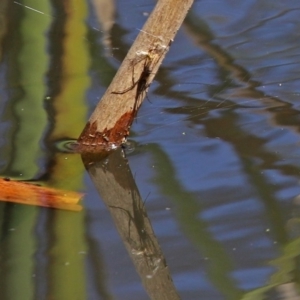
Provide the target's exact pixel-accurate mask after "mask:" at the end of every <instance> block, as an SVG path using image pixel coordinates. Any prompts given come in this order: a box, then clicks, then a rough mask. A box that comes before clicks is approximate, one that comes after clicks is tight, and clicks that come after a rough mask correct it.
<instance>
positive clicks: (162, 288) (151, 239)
mask: <svg viewBox="0 0 300 300" xmlns="http://www.w3.org/2000/svg"><path fill="white" fill-rule="evenodd" d="M82 159H83V162H84V164H85V167H86V169H87V170H88V172H89V175H90V177H91V179H92V181H93V182H94V184H95V187H96V189H97V191H98V192H99V194H100V196H101V197H102V199H103V201H104V202H105V204H106V206H107V208H108V210H109V211H110V214H111V216H112V218H113V220H114V223H115V225H116V227H117V230H118V232H119V234H120V236H121V238H122V240H123V242H124V245H125V247H126V249H127V251H128V253H129V255H130V257H131V259H132V261H133V263H134V265H135V268H136V270H137V272H138V274H139V275H140V277H141V279H142V283H143V285H144V287H145V289H146V292H147V293H148V295H149V297H150V298H151V299H155V300H159V299H172V300H173V299H175V300H176V299H180V298H179V295H178V293H177V291H176V289H175V287H174V284H173V281H172V279H171V275H170V272H169V268H168V267H167V264H166V260H165V258H164V255H163V253H162V251H161V249H160V246H159V244H158V241H157V238H156V236H155V234H154V232H153V229H152V226H151V223H150V220H149V218H148V216H147V212H146V210H145V206H144V203H143V201H142V199H141V196H140V194H139V191H138V189H137V186H136V184H135V181H134V179H133V176H132V173H131V171H130V168H129V165H128V161H127V159H126V158H125V156H124V154H123V151H122V150H121V149H118V150H116V151H115V152H113V153H112V154H110V156H108V157H106V158H103V157H96V156H87V155H84V156H83V157H82Z"/></svg>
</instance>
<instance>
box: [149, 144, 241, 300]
mask: <svg viewBox="0 0 300 300" xmlns="http://www.w3.org/2000/svg"><path fill="white" fill-rule="evenodd" d="M147 149H148V150H149V151H151V152H152V153H153V157H154V161H155V162H156V164H157V165H159V166H160V168H159V170H158V173H157V175H156V177H155V182H156V184H157V185H158V186H160V188H161V190H162V192H163V193H164V194H165V195H167V196H169V197H170V198H171V200H172V201H174V202H175V203H176V213H177V216H178V222H179V224H180V226H181V228H182V229H183V230H184V232H185V233H186V236H187V237H188V238H190V240H191V241H192V242H193V244H194V245H195V246H196V247H197V248H198V249H199V250H200V251H201V254H202V255H203V256H204V257H209V267H208V274H209V277H210V279H211V282H212V283H213V284H214V285H215V286H216V287H217V288H218V290H219V291H220V292H221V293H222V294H223V295H224V297H225V298H226V299H230V300H233V299H240V298H241V295H242V292H241V291H240V290H239V289H238V287H237V285H236V283H235V282H234V280H233V279H231V278H230V273H231V272H232V271H233V263H232V261H231V260H230V257H229V256H228V255H227V254H226V252H225V251H224V250H223V248H222V245H221V244H220V243H218V242H217V241H216V240H214V238H213V237H212V236H211V234H210V233H209V230H208V227H207V224H206V223H205V222H204V221H203V220H201V219H200V218H199V217H198V215H199V214H200V212H201V206H200V204H199V201H197V200H196V199H195V198H194V196H193V195H192V194H191V193H189V192H187V191H186V190H184V188H183V187H182V186H181V184H180V182H178V180H177V179H176V177H175V174H176V171H175V170H174V167H173V166H172V162H171V161H170V159H169V157H168V156H167V155H166V154H165V153H164V152H163V151H162V150H161V149H160V147H158V146H157V145H155V144H152V145H148V146H147Z"/></svg>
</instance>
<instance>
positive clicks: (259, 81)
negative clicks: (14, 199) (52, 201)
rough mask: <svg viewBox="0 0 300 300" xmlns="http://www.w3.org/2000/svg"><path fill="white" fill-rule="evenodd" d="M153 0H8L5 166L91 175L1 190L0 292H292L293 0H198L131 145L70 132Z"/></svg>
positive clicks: (296, 222)
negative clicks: (54, 192) (92, 143)
mask: <svg viewBox="0 0 300 300" xmlns="http://www.w3.org/2000/svg"><path fill="white" fill-rule="evenodd" d="M154 5H155V2H154V1H152V0H151V1H150V0H143V1H133V0H130V1H129V0H128V1H122V0H119V1H112V0H106V1H105V0H104V1H100V0H87V1H84V0H66V1H56V0H49V1H47V0H45V1H38V0H19V1H8V0H1V2H0V78H1V80H0V112H1V114H0V133H1V134H0V174H1V176H2V177H11V178H14V179H19V180H31V181H34V182H36V181H37V182H40V183H43V184H46V185H47V186H50V187H54V188H57V189H61V188H62V189H67V190H72V191H78V192H83V193H85V196H84V198H83V200H82V202H81V205H82V206H83V210H82V211H81V212H69V211H63V210H55V209H48V208H42V207H34V206H25V205H21V204H12V203H5V202H1V203H0V224H1V231H0V291H1V292H0V293H1V295H0V299H1V300H2V299H3V300H8V299H9V300H20V299H22V300H23V299H24V300H27V299H28V300H31V299H38V300H40V299H54V300H76V299H78V300H85V299H89V300H94V299H95V300H98V299H108V300H111V299H120V300H143V299H154V300H159V299H170V300H173V299H187V300H190V299H191V300H194V299H195V300H198V299H201V300H222V299H228V300H235V299H237V300H238V299H242V300H259V299H285V300H292V299H293V300H295V299H300V286H299V284H300V280H299V278H300V268H299V254H300V209H299V206H300V196H299V194H300V182H299V179H300V162H299V157H300V151H299V145H300V135H299V131H300V127H299V124H300V123H299V121H300V101H299V100H300V73H299V69H300V55H299V38H300V18H299V17H300V4H299V1H296V0H288V1H281V2H279V1H278V2H274V1H271V0H263V1H259V0H244V1H241V2H237V1H231V0H223V1H221V0H216V1H200V0H196V1H195V3H194V5H193V7H192V9H191V11H190V13H189V15H188V16H187V18H186V20H185V22H184V24H183V26H182V28H181V29H180V31H179V32H178V34H177V36H176V39H175V41H174V43H173V44H172V46H171V49H170V51H169V53H168V54H167V57H166V59H165V60H164V62H163V65H162V66H161V68H160V71H159V73H158V75H157V76H156V79H155V81H154V82H153V84H152V85H151V87H150V90H149V93H148V98H149V101H147V100H145V102H144V103H143V105H142V107H141V109H140V111H139V114H138V116H137V118H136V121H135V122H134V124H133V127H132V132H131V136H130V138H129V143H128V146H127V149H126V157H127V158H125V160H124V158H123V157H122V154H121V153H119V152H116V162H115V161H114V160H113V158H109V159H107V160H104V161H102V162H93V163H92V164H90V166H91V167H90V169H89V173H88V172H87V171H86V170H85V167H84V164H83V163H82V159H81V157H80V156H79V155H77V154H73V153H70V152H69V151H68V149H67V147H66V144H67V142H68V141H70V140H74V139H76V138H77V137H78V136H79V134H80V133H81V131H82V129H83V127H84V126H85V123H86V121H87V120H88V117H89V115H90V114H91V112H92V111H93V109H94V107H95V105H96V104H97V102H98V100H99V99H100V98H101V95H103V93H104V91H105V90H106V88H107V86H108V85H109V83H110V81H111V79H112V78H113V76H114V74H115V72H116V71H117V69H118V66H119V65H120V63H121V61H122V59H123V58H124V56H125V55H126V52H127V51H128V49H129V47H130V45H131V44H132V42H133V41H134V39H135V37H136V36H137V34H138V33H139V30H140V29H141V28H142V26H143V24H144V22H145V20H146V19H147V16H148V15H149V13H150V12H151V11H152V9H153V7H154ZM126 159H127V160H128V164H129V165H128V164H127V161H126ZM88 165H89V164H88ZM129 167H130V168H129ZM128 191H129V192H128ZM98 192H99V193H100V195H101V196H100V195H99V193H98ZM166 265H168V267H167V266H166ZM156 288H157V290H158V292H157V291H156Z"/></svg>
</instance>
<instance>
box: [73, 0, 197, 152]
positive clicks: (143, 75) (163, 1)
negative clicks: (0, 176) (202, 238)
mask: <svg viewBox="0 0 300 300" xmlns="http://www.w3.org/2000/svg"><path fill="white" fill-rule="evenodd" d="M192 3H193V0H184V1H183V0H159V1H158V3H157V5H156V6H155V8H154V10H153V12H152V13H151V15H150V16H149V18H148V20H147V22H146V24H145V25H144V27H143V29H142V30H141V31H140V34H139V35H138V37H137V38H136V40H135V42H134V44H133V45H132V47H131V49H130V50H129V52H128V54H127V56H126V57H125V59H124V61H123V63H122V65H121V66H120V68H119V70H118V72H117V74H116V76H115V77H114V79H113V81H112V82H111V84H110V86H109V87H108V89H107V91H106V93H105V94H104V96H103V97H102V99H101V101H100V102H99V103H98V105H97V107H96V108H95V110H94V112H93V113H92V115H91V117H90V119H89V121H88V123H87V124H86V126H85V128H84V130H83V132H82V133H81V135H80V137H79V138H78V148H77V150H78V151H79V152H102V151H104V150H105V151H107V150H110V149H114V148H116V147H118V146H120V145H121V144H122V143H124V142H125V141H126V138H127V136H128V135H129V130H130V126H131V124H132V121H133V119H134V117H135V115H136V113H137V111H138V109H139V107H140V105H141V103H142V101H143V99H144V97H145V95H146V91H147V89H148V87H149V85H150V83H151V82H152V80H153V78H154V75H155V74H156V72H157V70H158V68H159V66H160V64H161V62H162V60H163V58H164V56H165V54H166V53H167V51H168V49H169V46H170V44H171V42H172V41H173V39H174V37H175V34H176V32H177V31H178V29H179V28H180V26H181V24H182V22H183V20H184V18H185V16H186V14H187V12H188V10H189V8H190V7H191V5H192ZM120 91H121V92H120Z"/></svg>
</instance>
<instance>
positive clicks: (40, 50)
mask: <svg viewBox="0 0 300 300" xmlns="http://www.w3.org/2000/svg"><path fill="white" fill-rule="evenodd" d="M37 3H38V4H39V5H38V9H40V10H41V11H43V12H44V13H46V14H47V13H48V14H50V13H51V7H50V5H49V3H48V2H47V1H42V2H40V1H33V0H32V1H24V2H23V4H24V5H26V6H31V7H32V6H33V7H36V4H37ZM15 8H16V9H17V8H18V9H22V14H23V18H22V21H21V22H20V28H19V31H20V35H21V43H22V44H21V49H20V51H19V54H18V57H17V60H18V67H19V70H20V71H19V84H20V86H21V88H22V91H23V95H22V97H21V98H20V99H18V101H17V102H16V103H15V105H14V113H15V116H16V118H17V126H18V127H17V132H16V134H15V136H14V149H13V153H14V157H13V161H12V165H11V169H12V170H13V171H16V172H18V173H20V176H22V179H31V178H33V177H34V175H35V174H36V173H37V172H38V166H37V164H36V161H37V160H38V158H39V157H40V156H41V155H42V151H41V149H40V144H39V143H40V140H41V138H42V136H43V132H44V130H45V127H46V125H47V114H46V112H45V109H44V103H43V101H44V96H45V92H46V86H45V82H44V76H45V73H46V71H47V69H48V65H49V56H48V55H47V52H46V46H47V39H46V37H45V33H46V32H47V30H48V28H49V26H50V23H51V18H50V17H48V16H45V15H42V14H39V13H37V12H35V11H32V10H30V9H27V8H26V7H24V6H21V7H15Z"/></svg>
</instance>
